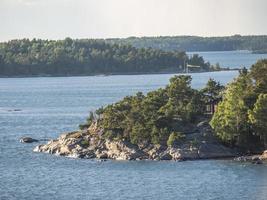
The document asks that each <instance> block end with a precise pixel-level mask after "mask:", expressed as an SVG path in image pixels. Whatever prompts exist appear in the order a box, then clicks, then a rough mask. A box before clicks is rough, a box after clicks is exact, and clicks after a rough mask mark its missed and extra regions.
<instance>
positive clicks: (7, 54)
mask: <svg viewBox="0 0 267 200" xmlns="http://www.w3.org/2000/svg"><path fill="white" fill-rule="evenodd" d="M185 63H186V64H190V65H197V66H200V67H198V68H195V69H192V70H193V71H198V72H201V71H214V70H220V68H218V66H217V68H216V67H213V66H210V64H209V63H206V62H205V61H204V60H203V58H202V57H200V56H198V55H193V56H192V57H188V56H187V55H186V53H185V52H184V51H163V50H159V49H152V48H135V47H133V46H131V45H123V44H110V43H107V42H106V41H105V40H91V39H79V40H72V39H70V38H66V39H65V40H58V41H53V40H36V39H33V40H28V39H22V40H12V41H9V42H5V43H0V76H34V75H39V76H40V75H53V76H55V75H56V76H57V75H59V76H65V75H95V74H128V73H166V72H184V70H185Z"/></svg>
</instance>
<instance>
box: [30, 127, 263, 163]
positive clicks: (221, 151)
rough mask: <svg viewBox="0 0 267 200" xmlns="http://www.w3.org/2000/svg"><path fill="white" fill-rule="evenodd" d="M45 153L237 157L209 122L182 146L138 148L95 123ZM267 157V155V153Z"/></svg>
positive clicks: (121, 157)
mask: <svg viewBox="0 0 267 200" xmlns="http://www.w3.org/2000/svg"><path fill="white" fill-rule="evenodd" d="M34 151H35V152H44V153H50V154H55V155H59V156H67V157H73V158H88V159H91V158H97V159H114V160H144V159H149V160H178V161H179V160H181V161H182V160H194V159H210V158H223V157H233V156H235V152H233V151H231V150H230V149H229V148H227V147H224V146H223V145H221V144H219V143H218V141H217V140H216V139H214V136H213V135H212V134H211V132H210V129H209V126H208V125H207V124H206V123H203V124H200V125H199V126H198V131H197V132H190V133H188V135H186V139H185V140H184V141H183V142H181V143H180V144H179V145H176V146H172V147H168V146H166V145H154V144H147V145H140V146H138V145H134V144H132V143H130V142H129V141H126V140H124V139H121V140H110V139H107V138H105V137H104V136H103V130H101V129H99V128H98V127H97V123H93V124H92V125H91V126H90V127H89V128H88V129H87V130H83V131H74V132H70V133H65V134H62V135H61V136H60V137H59V138H58V139H56V140H51V141H49V142H48V143H47V144H42V145H39V146H37V147H36V148H34ZM264 156H267V152H266V154H264Z"/></svg>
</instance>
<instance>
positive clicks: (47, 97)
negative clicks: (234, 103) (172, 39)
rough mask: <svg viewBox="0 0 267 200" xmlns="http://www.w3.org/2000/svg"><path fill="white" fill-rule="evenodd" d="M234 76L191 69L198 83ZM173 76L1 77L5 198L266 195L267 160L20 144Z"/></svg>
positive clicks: (53, 133) (0, 170) (1, 192)
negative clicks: (125, 157) (135, 156)
mask: <svg viewBox="0 0 267 200" xmlns="http://www.w3.org/2000/svg"><path fill="white" fill-rule="evenodd" d="M236 75H237V72H218V73H201V74H193V75H192V76H193V87H195V88H200V87H202V86H203V85H204V84H205V83H206V81H207V80H208V78H209V77H213V78H215V79H216V80H219V81H221V83H223V84H225V83H227V82H229V81H230V80H232V78H233V77H235V76H236ZM171 76H172V75H133V76H107V77H60V78H56V77H55V78H1V79H0V199H1V200H5V199H7V200H9V199H21V200H24V199H25V200H35V199H40V200H43V199H45V200H47V199H62V200H63V199H64V200H71V199H129V200H130V199H162V200H164V199H188V200H191V199H205V200H206V199H237V200H238V199H259V200H264V199H267V166H266V165H252V164H249V163H238V162H234V161H231V160H206V161H188V162H173V161H167V162H165V161H160V162H150V161H130V162H127V161H107V162H98V161H95V160H80V159H77V160H75V159H70V158H64V157H57V156H52V155H47V154H42V153H34V152H32V149H33V148H34V146H36V145H37V144H22V143H19V138H20V137H21V136H26V135H27V136H32V137H34V138H36V139H45V138H56V137H57V136H58V135H59V134H60V133H61V132H64V131H71V130H75V129H77V127H78V124H80V123H82V122H84V120H85V117H86V116H87V115H88V112H89V111H90V110H94V109H96V108H98V107H99V106H102V105H106V104H108V103H112V102H115V101H117V100H119V99H121V98H122V97H124V96H125V95H130V94H134V93H136V92H137V91H143V92H148V91H150V90H153V89H156V88H159V87H163V86H165V85H166V84H167V83H168V79H169V78H170V77H171ZM15 109H18V110H16V111H15Z"/></svg>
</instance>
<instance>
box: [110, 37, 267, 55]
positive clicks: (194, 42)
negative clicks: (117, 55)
mask: <svg viewBox="0 0 267 200" xmlns="http://www.w3.org/2000/svg"><path fill="white" fill-rule="evenodd" d="M107 41H108V42H110V43H116V44H130V45H133V46H134V47H136V48H149V47H151V48H154V49H161V50H165V51H173V50H179V51H232V50H251V51H255V52H258V53H266V52H267V36H265V35H262V36H241V35H234V36H228V37H198V36H164V37H140V38H138V37H129V38H125V39H116V38H114V39H108V40H107Z"/></svg>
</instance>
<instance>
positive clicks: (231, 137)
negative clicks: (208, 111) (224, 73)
mask: <svg viewBox="0 0 267 200" xmlns="http://www.w3.org/2000/svg"><path fill="white" fill-rule="evenodd" d="M266 77H267V60H261V61H258V62H257V63H256V64H255V65H253V66H252V68H251V71H249V72H248V71H247V70H241V71H240V75H239V76H238V77H237V78H236V79H235V80H234V81H233V82H232V83H230V84H229V85H228V86H227V88H226V90H225V92H224V95H223V100H222V102H221V103H219V105H218V108H217V110H216V112H215V114H214V116H213V118H212V120H211V125H212V127H213V128H214V130H215V132H216V134H217V135H218V137H220V138H221V139H222V141H224V142H225V143H228V144H231V145H235V146H239V147H242V148H244V149H247V150H253V149H255V147H257V148H261V147H265V148H266V147H267V143H266V142H267V140H266V134H267V126H266V124H267V118H266V117H265V114H264V113H266V109H267V104H266V94H267V90H266V89H267V78H266Z"/></svg>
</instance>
